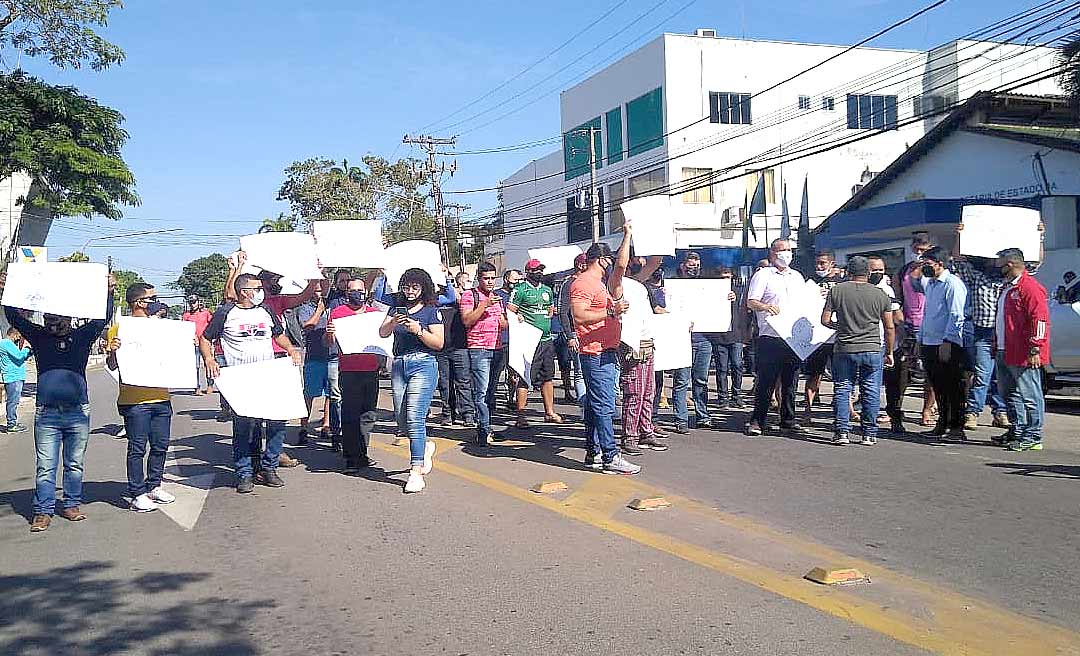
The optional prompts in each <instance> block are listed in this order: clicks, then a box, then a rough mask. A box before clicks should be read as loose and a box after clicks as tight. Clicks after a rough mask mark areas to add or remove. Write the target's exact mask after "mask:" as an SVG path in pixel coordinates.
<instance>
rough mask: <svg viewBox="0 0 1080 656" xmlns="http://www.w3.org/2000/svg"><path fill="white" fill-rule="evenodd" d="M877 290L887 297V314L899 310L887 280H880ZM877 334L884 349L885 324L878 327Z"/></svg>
mask: <svg viewBox="0 0 1080 656" xmlns="http://www.w3.org/2000/svg"><path fill="white" fill-rule="evenodd" d="M877 288H878V289H880V290H881V291H883V292H885V294H886V295H887V296H888V297H889V301H890V302H889V312H896V311H897V310H899V309H900V301H897V300H896V292H894V291H893V288H892V285H890V284H889V279H888V278H882V279H881V282H879V283H878V284H877ZM878 328H879V330H878V332H880V333H881V346H882V348H884V347H885V324H881V325H879V326H878Z"/></svg>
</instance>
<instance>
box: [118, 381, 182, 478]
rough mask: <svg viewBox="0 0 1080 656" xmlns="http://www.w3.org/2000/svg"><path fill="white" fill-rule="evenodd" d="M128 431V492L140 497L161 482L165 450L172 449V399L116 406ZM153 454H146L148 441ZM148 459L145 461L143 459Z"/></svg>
mask: <svg viewBox="0 0 1080 656" xmlns="http://www.w3.org/2000/svg"><path fill="white" fill-rule="evenodd" d="M116 409H117V410H118V411H119V412H120V416H121V417H123V418H124V430H125V431H126V432H127V440H128V447H127V479H128V494H130V495H131V496H132V497H137V496H139V495H140V494H146V493H147V492H150V491H151V490H153V489H154V488H156V487H158V486H160V485H161V476H162V475H163V474H164V473H165V454H166V453H167V452H168V450H169V433H170V426H171V424H172V404H171V403H169V402H168V401H159V402H157V403H137V404H135V405H121V406H117V408H116ZM147 443H149V445H150V456H149V457H147V456H146V445H147ZM144 459H145V463H144V462H143V461H144Z"/></svg>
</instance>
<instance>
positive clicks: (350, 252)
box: [312, 221, 387, 269]
mask: <svg viewBox="0 0 1080 656" xmlns="http://www.w3.org/2000/svg"><path fill="white" fill-rule="evenodd" d="M312 227H313V229H314V231H315V251H316V253H317V255H318V257H319V264H320V265H322V266H323V267H335V268H336V267H363V268H367V269H381V268H383V267H385V266H386V264H387V261H386V250H385V249H384V248H383V240H382V221H316V222H315V223H313V224H312Z"/></svg>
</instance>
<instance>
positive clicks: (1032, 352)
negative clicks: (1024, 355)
mask: <svg viewBox="0 0 1080 656" xmlns="http://www.w3.org/2000/svg"><path fill="white" fill-rule="evenodd" d="M1041 353H1042V351H1040V350H1039V347H1038V346H1032V347H1031V350H1030V351H1028V355H1040V354H1041Z"/></svg>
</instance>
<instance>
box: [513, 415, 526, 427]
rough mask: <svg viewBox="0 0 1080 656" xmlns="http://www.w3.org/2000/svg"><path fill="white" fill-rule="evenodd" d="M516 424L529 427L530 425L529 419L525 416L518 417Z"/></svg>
mask: <svg viewBox="0 0 1080 656" xmlns="http://www.w3.org/2000/svg"><path fill="white" fill-rule="evenodd" d="M514 426H516V427H518V428H528V427H529V420H528V419H526V418H525V417H518V419H517V421H516V422H514Z"/></svg>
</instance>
